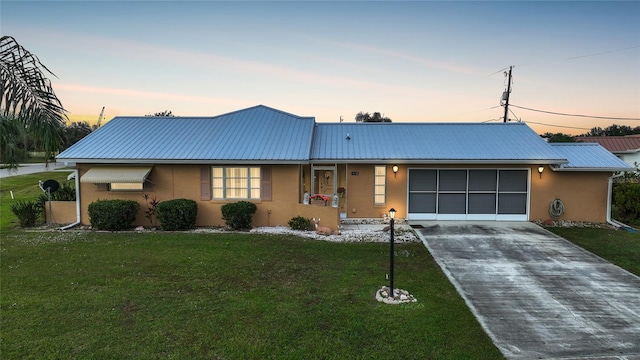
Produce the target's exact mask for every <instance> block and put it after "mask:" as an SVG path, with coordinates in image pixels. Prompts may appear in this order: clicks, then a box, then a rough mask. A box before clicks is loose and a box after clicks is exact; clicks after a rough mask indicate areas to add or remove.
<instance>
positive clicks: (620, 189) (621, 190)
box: [613, 183, 640, 222]
mask: <svg viewBox="0 0 640 360" xmlns="http://www.w3.org/2000/svg"><path fill="white" fill-rule="evenodd" d="M613 192H614V201H615V205H616V208H617V210H618V216H619V217H620V220H621V221H623V222H637V221H638V220H640V184H638V183H618V184H616V185H615V188H614V191H613Z"/></svg>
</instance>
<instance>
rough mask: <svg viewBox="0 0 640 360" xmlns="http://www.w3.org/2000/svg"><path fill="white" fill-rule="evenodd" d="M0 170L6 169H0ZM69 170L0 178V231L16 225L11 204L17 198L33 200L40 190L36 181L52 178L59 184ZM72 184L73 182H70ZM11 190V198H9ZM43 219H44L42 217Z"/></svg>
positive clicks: (62, 181) (40, 192)
mask: <svg viewBox="0 0 640 360" xmlns="http://www.w3.org/2000/svg"><path fill="white" fill-rule="evenodd" d="M0 171H7V170H6V169H0ZM70 173H71V171H68V172H67V171H64V172H59V171H49V172H42V173H37V174H30V175H20V176H11V177H6V178H2V179H0V231H5V230H8V229H10V228H13V227H17V226H18V219H17V218H16V217H15V215H13V213H12V212H11V204H12V203H14V202H16V201H19V200H27V201H30V200H35V199H36V198H37V197H38V196H39V195H40V194H43V192H42V190H41V189H40V187H39V186H38V181H39V180H40V181H45V180H48V179H54V180H56V181H58V182H59V183H60V184H62V183H64V182H67V176H68V175H69V174H70ZM71 186H74V182H73V181H72V182H71ZM11 192H13V197H14V198H13V199H12V198H11ZM43 221H44V219H43Z"/></svg>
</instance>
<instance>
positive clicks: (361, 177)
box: [70, 163, 611, 230]
mask: <svg viewBox="0 0 640 360" xmlns="http://www.w3.org/2000/svg"><path fill="white" fill-rule="evenodd" d="M375 165H384V164H373V163H372V164H348V165H338V167H337V168H338V174H337V176H338V179H337V180H338V181H337V183H338V186H341V187H345V188H346V196H345V197H344V198H343V199H341V200H340V208H339V209H336V208H332V207H330V206H327V207H318V206H312V205H303V204H301V198H302V194H303V192H304V191H305V190H307V189H309V187H310V176H311V174H310V167H309V166H308V165H305V166H300V165H273V166H270V167H271V169H272V171H271V172H272V181H271V183H272V199H271V200H270V201H264V200H255V201H253V202H255V203H256V205H257V207H258V210H257V212H256V214H255V215H254V217H253V225H254V226H256V227H258V226H287V223H288V221H289V220H290V219H291V218H293V217H295V216H303V217H307V218H314V217H315V218H321V219H322V221H321V225H323V226H327V227H330V228H331V229H333V230H335V229H337V227H338V224H339V212H340V211H342V212H344V213H345V214H346V216H347V217H349V218H381V217H382V216H383V215H384V214H386V213H388V210H389V209H390V208H395V209H396V211H397V213H396V216H397V217H398V218H405V217H406V211H407V186H408V182H407V173H408V171H407V169H408V168H409V167H410V168H440V169H442V168H461V169H471V168H502V169H506V168H515V169H523V168H530V169H531V178H530V186H531V196H530V210H529V220H545V219H548V218H549V217H550V216H549V214H548V209H549V204H550V202H551V201H552V200H553V199H555V198H559V199H561V200H562V201H563V203H564V205H565V214H564V215H563V216H562V218H561V219H565V220H574V221H589V222H605V221H606V209H607V185H608V184H607V179H608V177H609V176H611V173H602V172H554V171H552V170H551V169H549V168H548V167H545V170H544V172H543V174H542V176H541V177H540V176H539V175H538V170H537V168H538V166H537V165H531V166H486V165H482V166H480V165H479V166H475V165H474V166H454V165H451V166H446V165H438V166H419V165H403V164H398V166H399V171H398V173H397V174H395V175H394V173H393V171H392V165H393V164H387V178H386V184H387V188H386V191H387V197H386V203H385V204H384V205H374V203H373V202H374V197H373V190H374V189H373V182H374V166H375ZM91 167H92V165H90V164H82V165H80V166H79V173H80V176H82V175H83V174H84V173H86V171H87V170H88V169H90V168H91ZM200 171H201V166H200V165H155V166H154V167H153V170H152V172H151V174H150V176H149V180H150V181H151V182H153V184H154V186H153V187H152V188H151V189H149V190H148V191H144V192H111V191H98V188H97V186H96V185H95V184H81V210H82V214H81V222H82V224H89V223H90V221H89V216H88V213H87V209H88V206H89V204H90V203H91V202H93V201H95V200H98V199H130V200H135V201H137V202H139V203H140V212H139V214H138V217H137V219H136V223H135V224H136V225H144V226H149V225H150V223H149V220H148V219H147V218H145V216H144V211H145V210H146V209H147V205H146V203H145V200H144V198H143V194H148V195H149V196H155V197H156V198H157V199H158V201H165V200H171V199H177V198H187V199H193V200H195V201H196V202H197V203H198V218H197V223H196V225H197V226H222V225H224V221H223V220H222V214H221V211H220V207H221V206H222V205H224V204H226V203H228V202H232V201H231V200H226V201H225V200H205V201H203V200H200ZM302 171H304V176H303V175H302V174H301V172H302ZM301 179H304V182H303V184H301V181H300V180H301ZM73 214H74V216H73V219H72V221H75V209H74V210H73ZM70 222H71V221H70Z"/></svg>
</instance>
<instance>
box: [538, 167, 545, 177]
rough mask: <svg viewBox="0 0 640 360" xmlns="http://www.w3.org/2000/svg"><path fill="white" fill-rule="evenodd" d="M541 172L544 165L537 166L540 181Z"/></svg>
mask: <svg viewBox="0 0 640 360" xmlns="http://www.w3.org/2000/svg"><path fill="white" fill-rule="evenodd" d="M543 171H544V165H538V174H540V179H542V172H543Z"/></svg>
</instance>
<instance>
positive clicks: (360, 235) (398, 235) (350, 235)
mask: <svg viewBox="0 0 640 360" xmlns="http://www.w3.org/2000/svg"><path fill="white" fill-rule="evenodd" d="M251 232H252V233H261V234H290V235H297V236H300V237H306V238H310V239H315V240H325V241H333V242H389V231H382V230H374V229H366V230H363V229H357V230H356V229H354V230H342V231H341V232H340V234H339V235H320V234H317V233H316V232H315V231H300V230H292V229H291V228H288V227H284V226H272V227H259V228H255V229H251ZM419 241H420V240H419V239H418V238H417V237H416V235H415V234H414V232H413V231H412V230H407V229H404V228H396V231H395V236H394V242H398V243H403V242H419Z"/></svg>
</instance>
